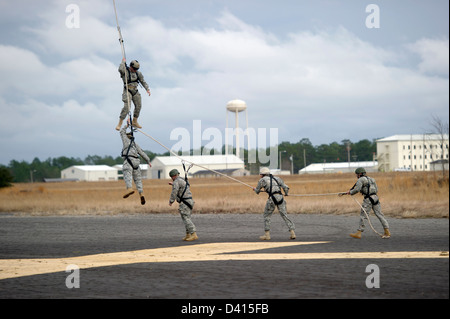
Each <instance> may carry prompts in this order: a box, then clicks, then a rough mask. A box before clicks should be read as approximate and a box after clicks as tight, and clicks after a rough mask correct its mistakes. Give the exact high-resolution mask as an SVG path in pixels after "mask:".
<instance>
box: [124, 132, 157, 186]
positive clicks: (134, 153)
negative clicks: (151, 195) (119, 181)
mask: <svg viewBox="0 0 450 319" xmlns="http://www.w3.org/2000/svg"><path fill="white" fill-rule="evenodd" d="M126 129H127V127H126V126H124V127H123V128H122V129H121V130H120V137H121V138H122V143H123V149H122V157H123V159H124V161H123V169H122V170H123V180H124V181H125V184H126V186H127V188H131V187H132V186H133V185H132V179H133V180H134V183H135V184H136V188H137V189H138V191H139V193H142V192H143V191H144V190H143V187H142V176H141V169H140V167H139V164H140V163H141V160H140V159H139V155H140V156H142V158H143V159H144V160H145V161H146V162H147V163H150V159H149V158H148V156H147V154H145V153H144V151H143V150H142V149H141V148H140V146H139V145H138V144H136V142H133V143H132V145H131V147H130V143H131V139H130V138H129V137H128V136H127V133H126ZM129 147H130V150H129V151H128V148H129ZM127 151H128V156H126V155H127ZM130 162H131V163H130Z"/></svg>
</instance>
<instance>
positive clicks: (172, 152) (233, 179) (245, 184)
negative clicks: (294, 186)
mask: <svg viewBox="0 0 450 319" xmlns="http://www.w3.org/2000/svg"><path fill="white" fill-rule="evenodd" d="M137 131H139V132H141V133H142V134H144V135H145V136H147V137H149V138H151V139H152V140H153V141H155V142H156V143H158V144H159V145H161V146H162V147H164V148H165V149H166V150H168V151H169V152H170V153H171V154H172V155H174V156H176V157H177V158H179V159H180V160H181V161H184V162H186V163H190V164H191V165H195V166H198V167H201V168H203V169H206V170H208V171H211V172H213V173H216V174H218V175H221V176H223V177H226V178H229V179H231V180H232V181H235V182H237V183H240V184H242V185H244V186H247V187H250V188H251V189H253V186H251V185H249V184H247V183H244V182H242V181H240V180H238V179H236V178H234V177H231V176H228V175H226V174H223V173H220V172H218V171H215V170H213V169H211V168H208V167H205V166H202V165H199V164H196V163H194V162H191V161H189V160H186V159H184V158H182V157H181V156H180V155H178V154H177V153H175V152H174V151H172V150H171V149H169V148H168V147H167V146H165V145H164V144H162V143H161V142H160V141H158V140H157V139H155V138H154V137H152V136H151V135H148V134H147V133H145V132H143V131H142V130H140V129H137Z"/></svg>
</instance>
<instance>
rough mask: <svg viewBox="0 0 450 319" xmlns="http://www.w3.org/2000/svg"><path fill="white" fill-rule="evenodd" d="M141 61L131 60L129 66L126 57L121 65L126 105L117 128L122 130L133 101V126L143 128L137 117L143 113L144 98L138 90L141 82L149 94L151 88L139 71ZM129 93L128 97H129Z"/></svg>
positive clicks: (123, 96)
mask: <svg viewBox="0 0 450 319" xmlns="http://www.w3.org/2000/svg"><path fill="white" fill-rule="evenodd" d="M139 66H140V65H139V62H138V61H136V60H133V61H131V63H130V67H127V66H126V64H125V59H123V60H122V63H121V64H120V66H119V73H120V77H121V78H122V80H123V86H124V88H123V94H122V101H123V103H124V106H123V108H122V111H121V112H120V116H119V124H118V125H117V127H116V130H118V131H119V130H120V127H121V126H122V123H123V120H124V119H125V117H126V116H127V114H128V111H129V110H130V107H131V101H133V103H134V114H133V122H132V124H133V126H134V127H137V128H142V126H140V125H139V123H138V122H137V119H138V117H139V114H140V113H141V106H142V99H141V94H140V93H139V90H138V84H139V83H141V84H142V86H143V87H144V89H145V90H146V91H147V93H148V95H149V96H150V88H149V86H148V84H147V82H145V80H144V76H143V75H142V73H141V72H139V71H138V69H139ZM125 77H126V79H127V82H128V88H126V87H125ZM127 94H128V98H127ZM128 101H130V105H128Z"/></svg>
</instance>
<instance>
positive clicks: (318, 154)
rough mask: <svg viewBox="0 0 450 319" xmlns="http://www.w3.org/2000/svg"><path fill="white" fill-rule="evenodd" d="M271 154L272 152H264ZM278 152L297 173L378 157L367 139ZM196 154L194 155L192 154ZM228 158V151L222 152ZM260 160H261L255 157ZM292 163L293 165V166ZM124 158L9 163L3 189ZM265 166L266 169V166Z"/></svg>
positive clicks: (286, 145)
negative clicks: (76, 167) (311, 166)
mask: <svg viewBox="0 0 450 319" xmlns="http://www.w3.org/2000/svg"><path fill="white" fill-rule="evenodd" d="M264 151H265V152H266V154H269V152H270V150H269V149H266V150H264ZM145 152H146V153H147V155H148V156H149V158H150V160H153V159H154V158H155V157H156V156H169V152H166V153H163V154H156V153H153V152H150V151H145ZM278 152H279V153H280V155H281V168H282V169H283V170H290V169H291V164H292V167H293V171H294V173H296V172H298V170H300V169H302V168H303V167H305V166H308V165H309V164H312V163H324V162H325V163H330V162H347V161H348V160H349V156H350V161H352V162H356V161H372V160H373V157H374V154H375V153H376V142H375V140H372V141H369V140H367V139H364V140H361V141H359V142H356V143H352V142H351V141H350V140H343V141H341V142H340V143H338V142H333V143H331V144H321V145H318V146H313V145H312V143H311V142H310V140H309V139H308V138H303V139H301V140H300V141H299V142H297V143H290V142H282V143H280V144H279V145H278ZM192 153H193V151H191V154H192ZM222 154H225V147H223V148H222ZM256 158H257V159H258V158H259V157H258V156H257V157H256ZM291 159H292V162H291ZM244 162H245V166H246V168H247V169H249V170H250V171H251V173H254V174H257V173H258V170H259V166H260V165H261V164H262V163H259V162H258V163H256V164H254V163H251V164H250V165H249V163H248V156H247V150H244ZM122 163H123V159H122V157H120V156H118V157H115V158H114V157H112V156H103V157H102V156H98V155H89V156H87V157H86V158H85V159H84V160H82V159H80V158H74V157H65V156H61V157H57V158H48V159H46V160H43V161H41V160H40V159H39V158H34V159H33V161H32V162H31V163H28V162H26V161H16V160H12V161H10V163H9V165H8V166H4V165H0V187H3V186H8V185H10V184H11V183H23V182H42V181H44V178H60V177H61V170H63V169H66V168H68V167H70V166H73V165H108V166H114V165H117V164H122ZM264 165H267V163H265V164H264Z"/></svg>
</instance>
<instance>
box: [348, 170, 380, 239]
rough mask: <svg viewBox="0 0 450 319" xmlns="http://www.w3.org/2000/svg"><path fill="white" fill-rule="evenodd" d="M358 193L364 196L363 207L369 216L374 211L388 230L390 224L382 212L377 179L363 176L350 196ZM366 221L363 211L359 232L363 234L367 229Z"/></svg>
mask: <svg viewBox="0 0 450 319" xmlns="http://www.w3.org/2000/svg"><path fill="white" fill-rule="evenodd" d="M371 186H372V187H371ZM358 192H360V193H361V194H363V195H364V200H363V202H362V204H361V206H362V207H363V208H364V209H365V211H366V212H367V214H369V213H370V210H371V209H373V212H374V213H375V216H377V218H378V219H379V220H380V222H381V224H382V225H383V228H384V229H388V228H389V224H388V222H387V220H386V218H385V217H384V215H383V213H382V212H381V204H380V200H379V198H378V195H377V192H378V189H377V186H376V183H375V179H373V178H372V177H368V176H361V177H360V178H358V180H357V182H356V184H355V186H354V187H353V188H352V189H351V190H350V192H349V193H350V195H354V194H356V193H358ZM365 219H367V216H366V214H365V213H364V210H363V209H361V214H360V217H359V228H358V231H360V232H363V231H364V229H365V224H364V220H365Z"/></svg>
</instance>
